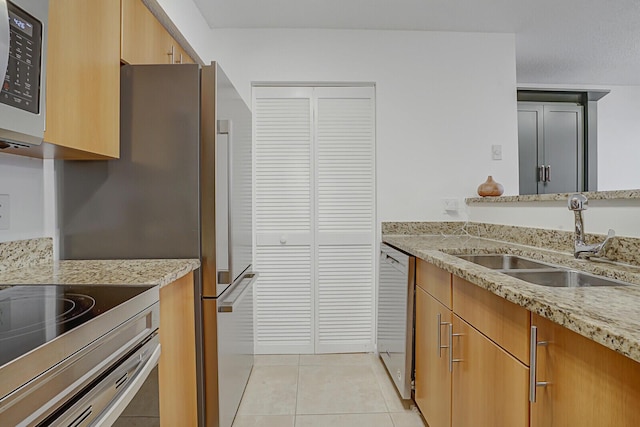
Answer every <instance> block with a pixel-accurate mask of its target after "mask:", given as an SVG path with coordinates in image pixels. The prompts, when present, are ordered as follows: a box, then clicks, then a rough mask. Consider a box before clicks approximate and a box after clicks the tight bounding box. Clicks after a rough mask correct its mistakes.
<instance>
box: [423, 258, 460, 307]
mask: <svg viewBox="0 0 640 427" xmlns="http://www.w3.org/2000/svg"><path fill="white" fill-rule="evenodd" d="M416 261H417V262H416V285H417V286H419V287H421V288H422V289H424V290H425V291H426V292H428V293H430V294H431V295H432V296H434V297H435V298H436V299H437V300H438V301H440V302H441V303H442V304H444V305H445V306H446V307H448V308H451V273H449V272H448V271H446V270H443V269H441V268H439V267H436V266H435V265H433V264H430V263H428V262H426V261H423V260H421V259H418V260H416Z"/></svg>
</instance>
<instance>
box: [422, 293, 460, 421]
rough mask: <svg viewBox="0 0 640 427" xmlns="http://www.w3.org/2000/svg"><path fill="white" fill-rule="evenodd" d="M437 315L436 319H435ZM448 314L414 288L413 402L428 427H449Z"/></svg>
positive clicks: (444, 308) (442, 307)
mask: <svg viewBox="0 0 640 427" xmlns="http://www.w3.org/2000/svg"><path fill="white" fill-rule="evenodd" d="M438 315H439V316H438ZM450 322H451V311H450V310H449V309H448V308H446V307H445V306H444V305H442V304H441V303H440V302H438V301H437V300H436V299H435V298H434V297H432V296H431V295H429V294H428V293H426V292H425V291H424V290H422V289H421V288H419V287H417V288H416V324H415V331H416V332H415V333H416V338H415V346H416V347H415V369H416V377H415V400H416V404H417V405H418V407H419V408H420V411H421V412H422V415H423V416H424V418H425V419H426V420H427V423H429V426H430V427H449V426H450V425H451V373H450V372H449V353H448V350H449V349H448V348H440V347H441V346H445V345H446V346H447V347H448V345H449V342H448V340H449V338H448V333H447V331H448V324H449V323H450Z"/></svg>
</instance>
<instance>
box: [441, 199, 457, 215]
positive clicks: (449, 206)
mask: <svg viewBox="0 0 640 427" xmlns="http://www.w3.org/2000/svg"><path fill="white" fill-rule="evenodd" d="M442 202H443V205H444V211H445V212H447V213H451V212H458V199H442Z"/></svg>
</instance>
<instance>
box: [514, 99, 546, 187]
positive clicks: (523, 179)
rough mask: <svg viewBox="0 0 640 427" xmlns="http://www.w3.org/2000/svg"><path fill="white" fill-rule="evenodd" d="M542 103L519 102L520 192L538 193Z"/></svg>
mask: <svg viewBox="0 0 640 427" xmlns="http://www.w3.org/2000/svg"><path fill="white" fill-rule="evenodd" d="M543 114H544V112H543V107H542V105H520V104H518V159H519V171H520V194H538V168H539V167H540V165H541V164H542V158H540V159H538V146H541V145H542V139H543V126H542V123H543Z"/></svg>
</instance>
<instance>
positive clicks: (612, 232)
mask: <svg viewBox="0 0 640 427" xmlns="http://www.w3.org/2000/svg"><path fill="white" fill-rule="evenodd" d="M615 236H616V232H615V231H614V230H613V229H612V228H610V229H609V232H608V233H607V238H606V239H605V242H606V241H607V240H609V239H610V238H612V237H615Z"/></svg>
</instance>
